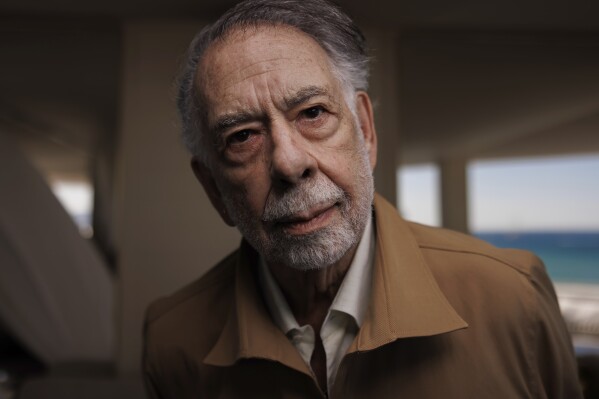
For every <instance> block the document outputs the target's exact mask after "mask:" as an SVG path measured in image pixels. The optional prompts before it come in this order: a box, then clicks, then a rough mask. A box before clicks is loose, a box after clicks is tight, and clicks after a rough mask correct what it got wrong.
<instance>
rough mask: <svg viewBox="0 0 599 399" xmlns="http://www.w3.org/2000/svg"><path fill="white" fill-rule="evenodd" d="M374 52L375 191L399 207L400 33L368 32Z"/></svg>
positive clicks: (367, 36) (372, 75)
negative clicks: (376, 146) (376, 154)
mask: <svg viewBox="0 0 599 399" xmlns="http://www.w3.org/2000/svg"><path fill="white" fill-rule="evenodd" d="M365 34H366V40H367V43H368V47H369V48H370V49H371V50H372V54H371V55H372V56H373V58H374V60H373V62H372V74H371V78H370V90H369V93H370V96H371V98H372V100H373V103H374V115H375V122H376V131H377V136H378V161H377V166H376V169H375V171H374V178H375V184H376V190H377V192H378V193H379V194H381V195H383V196H384V197H385V198H386V199H387V200H388V201H390V202H391V203H392V204H394V205H397V168H398V167H399V141H400V140H399V134H400V133H399V34H398V31H397V30H391V29H374V28H373V29H368V30H365Z"/></svg>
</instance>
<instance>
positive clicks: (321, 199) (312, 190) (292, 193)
mask: <svg viewBox="0 0 599 399" xmlns="http://www.w3.org/2000/svg"><path fill="white" fill-rule="evenodd" d="M345 198H346V195H345V192H344V191H343V190H342V189H341V188H340V187H339V186H337V185H336V184H335V183H333V182H332V181H331V180H329V179H328V178H326V177H324V176H323V177H321V178H316V179H309V180H306V181H305V182H303V183H302V184H300V185H297V186H294V187H292V188H290V189H288V190H285V191H283V192H282V193H277V192H275V191H271V193H270V195H269V196H268V198H267V200H266V205H265V207H264V214H263V216H262V221H263V222H276V221H277V220H280V219H285V218H289V217H292V216H293V215H296V214H298V213H301V212H307V211H309V210H310V209H313V208H315V207H317V206H319V205H329V204H331V205H332V204H334V203H336V202H341V201H343V200H345Z"/></svg>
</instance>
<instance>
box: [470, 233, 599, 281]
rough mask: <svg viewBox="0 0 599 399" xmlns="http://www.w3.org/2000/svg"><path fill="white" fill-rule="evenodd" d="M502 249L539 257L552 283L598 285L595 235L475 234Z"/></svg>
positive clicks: (597, 239)
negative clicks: (512, 249)
mask: <svg viewBox="0 0 599 399" xmlns="http://www.w3.org/2000/svg"><path fill="white" fill-rule="evenodd" d="M474 235H475V236H477V237H479V238H481V239H483V240H485V241H488V242H490V243H491V244H493V245H495V246H498V247H503V248H520V249H527V250H529V251H532V252H534V253H535V254H537V256H539V257H540V258H541V259H542V260H543V262H544V263H545V266H546V268H547V272H548V273H549V276H550V277H551V278H552V280H553V281H555V282H576V283H597V284H599V232H543V233H538V232H531V233H520V232H518V233H492V232H484V233H475V234H474Z"/></svg>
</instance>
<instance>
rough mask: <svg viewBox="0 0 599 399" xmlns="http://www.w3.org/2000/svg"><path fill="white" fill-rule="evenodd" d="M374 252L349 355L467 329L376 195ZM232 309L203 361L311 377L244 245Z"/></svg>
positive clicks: (409, 235)
mask: <svg viewBox="0 0 599 399" xmlns="http://www.w3.org/2000/svg"><path fill="white" fill-rule="evenodd" d="M374 207H375V216H376V217H375V226H376V249H375V264H374V270H373V277H372V284H373V285H372V294H371V299H370V304H369V308H368V312H367V314H366V318H365V320H364V323H363V324H362V327H361V328H360V331H359V333H358V336H357V337H356V339H355V340H354V342H353V344H352V345H351V346H350V349H349V352H354V351H366V350H372V349H375V348H377V347H379V346H382V345H385V344H387V343H390V342H393V341H395V340H397V339H400V338H408V337H422V336H430V335H437V334H443V333H447V332H450V331H455V330H458V329H462V328H466V327H467V324H466V323H465V322H464V321H463V320H462V319H461V318H460V316H459V315H458V314H457V313H456V311H455V310H454V309H453V308H452V307H451V305H450V304H449V302H448V301H447V299H446V298H445V296H444V295H443V293H442V292H441V290H440V288H439V286H438V285H437V282H436V281H435V279H434V277H433V275H432V273H431V271H430V269H429V268H428V266H427V265H426V263H425V262H424V259H423V257H422V254H421V252H420V248H419V247H418V243H417V242H416V240H415V238H414V236H413V235H412V233H411V231H410V229H409V227H408V224H407V223H406V222H405V221H404V220H403V219H402V218H401V217H400V216H399V214H398V213H397V211H396V210H395V208H393V206H391V205H390V204H389V203H388V202H387V201H385V200H384V199H383V198H382V197H380V196H379V195H376V196H375V201H374ZM238 254H239V256H238V257H237V265H236V271H235V282H234V284H235V290H234V296H235V297H234V299H233V302H232V306H231V309H230V312H229V315H228V318H227V321H226V324H225V326H224V328H223V331H222V332H221V335H220V337H219V339H218V341H217V342H216V344H215V345H214V347H213V348H212V350H211V351H210V352H209V353H208V355H207V356H206V357H205V358H204V363H206V364H209V365H215V366H230V365H233V364H234V363H235V362H237V361H238V360H239V359H242V358H261V359H267V360H272V361H277V362H280V363H283V364H285V365H287V366H288V367H290V368H292V369H295V370H297V371H300V372H303V373H305V374H308V375H311V372H310V370H309V368H308V367H307V365H306V363H305V362H304V361H303V360H302V358H301V356H300V354H299V352H298V351H297V350H296V349H295V348H294V347H293V345H292V344H291V343H290V342H289V341H288V339H287V337H286V336H285V335H284V334H283V332H282V331H281V330H280V329H279V328H278V327H276V326H275V324H274V323H273V322H272V320H271V318H270V315H269V313H268V310H267V308H266V305H265V303H264V301H263V299H262V296H261V295H260V293H259V291H258V290H259V288H258V284H257V279H256V278H255V276H254V272H253V271H254V270H255V268H256V262H257V254H256V252H255V251H254V250H253V249H252V248H251V246H250V245H249V244H247V243H246V242H245V241H242V244H241V247H240V249H239V252H238Z"/></svg>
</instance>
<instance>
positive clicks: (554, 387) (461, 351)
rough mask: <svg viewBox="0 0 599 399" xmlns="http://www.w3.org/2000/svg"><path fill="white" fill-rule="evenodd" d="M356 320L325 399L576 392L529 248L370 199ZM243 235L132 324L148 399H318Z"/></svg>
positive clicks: (549, 291)
mask: <svg viewBox="0 0 599 399" xmlns="http://www.w3.org/2000/svg"><path fill="white" fill-rule="evenodd" d="M375 215H376V218H375V226H376V254H375V265H374V272H373V273H374V274H373V290H372V298H371V301H370V304H369V311H368V314H367V316H366V319H365V321H364V323H363V325H362V327H361V329H360V331H359V333H358V335H357V337H356V339H355V341H354V342H353V344H352V346H351V347H350V349H349V351H348V354H347V355H346V356H345V358H344V359H343V361H342V362H341V365H340V367H339V371H338V374H337V379H336V381H335V384H334V386H333V387H332V390H331V397H332V398H343V399H350V398H376V399H379V398H401V399H408V398H415V399H426V398H434V399H438V398H460V399H465V398H476V399H479V398H501V399H507V398H572V399H574V398H580V397H582V396H581V393H580V388H579V386H578V380H577V372H576V364H575V360H574V357H573V353H572V347H571V343H570V340H569V336H568V333H567V331H566V329H565V326H564V323H563V320H562V318H561V316H560V312H559V308H558V305H557V302H556V298H555V293H554V291H553V287H552V285H551V282H550V281H549V279H548V277H547V274H546V273H545V270H544V268H543V266H542V264H541V262H540V261H539V260H538V259H537V258H536V257H534V256H533V255H532V254H530V253H528V252H525V251H518V250H500V249H497V248H495V247H493V246H491V245H489V244H486V243H484V242H482V241H479V240H477V239H474V238H472V237H469V236H466V235H462V234H459V233H455V232H452V231H447V230H442V229H436V228H431V227H425V226H421V225H417V224H413V223H407V222H405V221H404V220H402V219H401V218H400V216H399V215H398V214H397V212H396V210H395V209H394V208H393V207H392V206H391V205H389V204H388V203H387V202H385V201H384V200H383V199H382V198H380V197H377V198H376V199H375ZM255 261H256V254H255V252H254V251H253V250H252V249H251V247H250V246H249V245H248V244H246V243H245V242H243V243H242V245H241V247H240V249H239V250H238V251H236V252H234V253H233V254H231V255H229V256H228V257H227V258H226V259H224V260H223V261H221V262H220V263H219V264H218V265H217V266H216V267H215V268H213V269H212V270H211V271H209V272H208V273H207V274H206V275H205V276H203V277H202V278H200V279H199V280H198V281H196V282H194V283H192V284H191V285H189V286H187V287H185V288H183V289H182V290H180V291H178V292H177V293H175V294H174V295H172V296H170V297H168V298H164V299H161V300H158V301H156V302H155V303H154V304H152V305H151V307H150V308H149V310H148V313H147V318H146V325H145V351H144V364H143V369H144V375H145V379H146V384H147V387H148V391H149V392H150V396H152V397H154V398H163V399H166V398H171V399H185V398H280V399H284V398H285V399H287V398H322V397H324V394H323V393H322V392H321V391H320V390H319V388H318V385H317V383H316V381H315V379H314V376H313V374H312V373H311V371H310V369H309V368H308V367H307V366H306V364H305V362H304V361H303V360H302V358H301V357H300V355H299V353H298V352H297V350H296V349H295V348H294V347H293V345H292V344H291V343H290V342H289V341H288V340H287V338H286V337H285V335H284V334H283V333H282V332H281V331H280V330H279V329H278V328H277V327H276V326H275V325H274V324H273V322H272V321H271V318H270V316H269V314H268V312H267V310H266V307H265V305H264V303H263V300H262V297H261V294H260V292H259V289H258V287H257V283H256V278H255V275H254V270H255Z"/></svg>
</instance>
